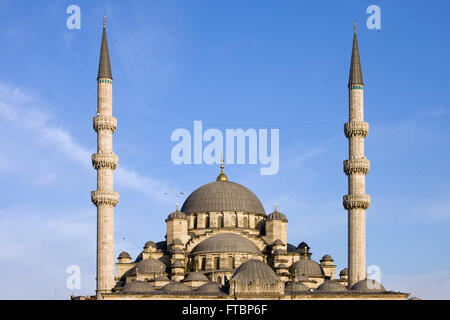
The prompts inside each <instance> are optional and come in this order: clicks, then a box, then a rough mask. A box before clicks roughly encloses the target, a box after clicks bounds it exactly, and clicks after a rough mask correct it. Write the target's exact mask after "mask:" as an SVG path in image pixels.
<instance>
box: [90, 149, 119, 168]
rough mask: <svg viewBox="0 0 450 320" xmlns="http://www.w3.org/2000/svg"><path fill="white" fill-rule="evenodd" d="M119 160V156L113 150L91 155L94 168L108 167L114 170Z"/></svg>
mask: <svg viewBox="0 0 450 320" xmlns="http://www.w3.org/2000/svg"><path fill="white" fill-rule="evenodd" d="M118 162H119V157H118V156H117V155H116V154H114V152H107V153H103V152H101V153H95V154H93V155H92V165H93V166H94V168H95V169H97V170H98V169H102V168H108V169H111V170H115V169H116V168H117V164H118Z"/></svg>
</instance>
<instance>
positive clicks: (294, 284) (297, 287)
mask: <svg viewBox="0 0 450 320" xmlns="http://www.w3.org/2000/svg"><path fill="white" fill-rule="evenodd" d="M284 291H285V293H286V294H290V293H291V292H292V293H296V292H307V291H310V290H309V287H308V286H306V285H304V284H303V283H301V282H299V281H289V282H286V286H285V289H284Z"/></svg>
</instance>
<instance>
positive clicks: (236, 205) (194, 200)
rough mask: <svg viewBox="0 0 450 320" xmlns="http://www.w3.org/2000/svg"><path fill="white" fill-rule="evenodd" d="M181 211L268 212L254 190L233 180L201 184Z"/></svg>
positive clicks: (187, 212)
mask: <svg viewBox="0 0 450 320" xmlns="http://www.w3.org/2000/svg"><path fill="white" fill-rule="evenodd" d="M181 211H182V212H184V213H186V214H189V213H200V212H221V211H242V212H249V213H258V214H264V215H265V214H266V212H265V211H264V208H263V206H262V204H261V201H259V199H258V197H256V195H255V194H254V193H253V192H251V191H250V190H249V189H247V188H246V187H244V186H242V185H240V184H238V183H235V182H231V181H214V182H211V183H208V184H205V185H203V186H201V187H200V188H198V189H196V190H195V191H194V192H192V193H191V194H190V195H189V197H188V198H187V199H186V201H185V202H184V204H183V207H182V208H181Z"/></svg>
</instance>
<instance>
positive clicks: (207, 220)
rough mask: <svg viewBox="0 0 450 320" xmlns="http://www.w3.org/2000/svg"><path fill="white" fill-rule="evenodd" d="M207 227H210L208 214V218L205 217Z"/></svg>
mask: <svg viewBox="0 0 450 320" xmlns="http://www.w3.org/2000/svg"><path fill="white" fill-rule="evenodd" d="M205 228H209V216H206V219H205Z"/></svg>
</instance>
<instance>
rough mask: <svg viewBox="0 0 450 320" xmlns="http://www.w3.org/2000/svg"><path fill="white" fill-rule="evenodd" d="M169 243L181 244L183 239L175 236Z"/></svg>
mask: <svg viewBox="0 0 450 320" xmlns="http://www.w3.org/2000/svg"><path fill="white" fill-rule="evenodd" d="M171 244H174V245H182V244H183V241H181V239H180V238H176V239H173V241H172V243H171Z"/></svg>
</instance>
